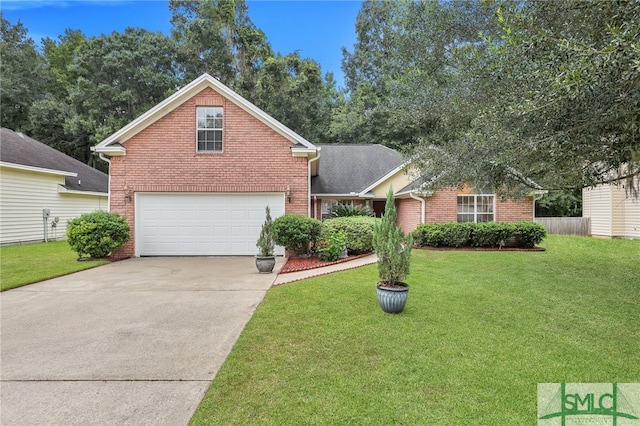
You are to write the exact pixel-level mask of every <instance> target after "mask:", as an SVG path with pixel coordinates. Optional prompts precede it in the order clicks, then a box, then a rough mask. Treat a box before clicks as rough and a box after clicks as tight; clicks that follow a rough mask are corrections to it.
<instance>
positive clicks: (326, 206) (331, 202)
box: [320, 198, 353, 219]
mask: <svg viewBox="0 0 640 426" xmlns="http://www.w3.org/2000/svg"><path fill="white" fill-rule="evenodd" d="M336 204H343V205H346V206H353V200H352V199H342V198H341V199H338V198H335V199H326V198H323V199H322V200H321V202H320V217H321V218H322V219H325V216H328V215H329V213H330V211H331V207H333V206H335V205H336Z"/></svg>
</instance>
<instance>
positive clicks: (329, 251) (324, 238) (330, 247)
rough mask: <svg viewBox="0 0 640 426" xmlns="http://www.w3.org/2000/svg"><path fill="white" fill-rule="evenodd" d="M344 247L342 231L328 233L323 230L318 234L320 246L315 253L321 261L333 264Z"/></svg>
mask: <svg viewBox="0 0 640 426" xmlns="http://www.w3.org/2000/svg"><path fill="white" fill-rule="evenodd" d="M344 245H345V237H344V232H343V231H329V230H327V229H324V230H323V231H322V233H321V234H320V244H319V246H318V248H317V249H316V252H317V253H318V257H319V258H320V259H321V260H324V261H325V262H333V261H335V260H338V259H340V255H341V254H342V251H343V250H344Z"/></svg>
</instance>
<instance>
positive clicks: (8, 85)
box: [0, 13, 44, 131]
mask: <svg viewBox="0 0 640 426" xmlns="http://www.w3.org/2000/svg"><path fill="white" fill-rule="evenodd" d="M0 58H1V59H0V105H2V107H1V108H0V124H1V125H2V127H7V128H10V129H13V130H16V131H25V130H27V128H28V122H29V119H28V116H29V109H30V108H31V104H32V103H33V102H34V101H35V100H37V99H38V98H40V96H41V93H42V89H43V85H42V79H41V75H42V69H43V65H44V62H43V60H42V56H41V55H40V53H39V52H38V50H37V49H36V46H35V43H34V42H33V40H32V39H31V38H29V37H27V29H26V28H25V27H24V25H22V23H21V22H18V23H17V24H15V25H12V24H11V23H10V22H9V21H7V20H6V19H4V17H3V16H2V13H0Z"/></svg>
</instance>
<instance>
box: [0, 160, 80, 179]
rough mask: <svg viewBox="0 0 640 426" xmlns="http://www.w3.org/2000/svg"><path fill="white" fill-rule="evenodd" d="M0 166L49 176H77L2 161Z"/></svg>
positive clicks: (71, 173)
mask: <svg viewBox="0 0 640 426" xmlns="http://www.w3.org/2000/svg"><path fill="white" fill-rule="evenodd" d="M0 166H2V167H7V168H9V169H15V170H23V171H27V172H35V173H46V174H49V175H58V176H71V177H76V176H78V174H77V173H74V172H67V171H64V170H54V169H45V168H43V167H34V166H26V165H24V164H15V163H7V162H4V161H0Z"/></svg>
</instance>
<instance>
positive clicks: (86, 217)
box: [67, 211, 129, 258]
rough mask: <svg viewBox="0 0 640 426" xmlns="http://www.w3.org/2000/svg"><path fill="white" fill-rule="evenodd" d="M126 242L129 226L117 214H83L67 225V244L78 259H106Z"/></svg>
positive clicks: (100, 212)
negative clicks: (86, 257)
mask: <svg viewBox="0 0 640 426" xmlns="http://www.w3.org/2000/svg"><path fill="white" fill-rule="evenodd" d="M127 241H129V224H128V223H127V221H126V220H125V219H124V218H123V217H121V216H120V215H119V214H117V213H107V212H105V211H96V212H93V213H85V214H83V215H82V216H80V217H77V218H75V219H72V220H70V221H69V224H68V225H67V242H68V243H69V245H70V246H71V248H72V249H73V251H75V252H76V253H78V256H80V257H85V256H89V257H93V258H103V257H107V256H109V255H110V254H111V253H112V252H113V251H114V250H115V249H117V248H118V247H121V246H122V245H123V244H124V243H126V242H127Z"/></svg>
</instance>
